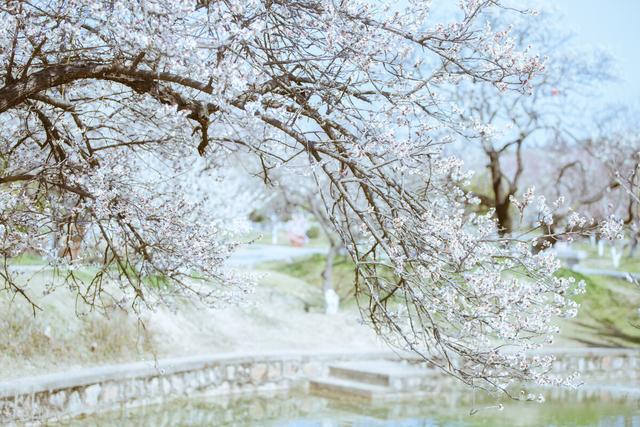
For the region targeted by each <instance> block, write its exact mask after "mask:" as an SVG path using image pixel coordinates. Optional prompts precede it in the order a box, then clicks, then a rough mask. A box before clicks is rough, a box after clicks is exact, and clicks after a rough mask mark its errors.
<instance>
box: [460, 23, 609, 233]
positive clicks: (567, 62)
mask: <svg viewBox="0 0 640 427" xmlns="http://www.w3.org/2000/svg"><path fill="white" fill-rule="evenodd" d="M558 19H559V18H558V16H557V14H554V13H551V12H544V11H543V12H542V13H540V14H538V15H537V16H535V17H533V18H530V17H527V19H523V18H520V19H517V18H516V21H515V22H514V17H513V16H512V15H509V14H504V13H502V14H497V15H495V16H493V17H492V20H491V21H490V22H491V25H493V26H501V25H504V24H506V23H507V22H509V24H511V25H513V28H514V29H513V37H514V40H515V42H516V45H517V46H518V47H519V48H520V49H524V48H526V47H527V46H528V45H534V46H535V47H536V49H538V51H539V52H540V54H541V55H542V56H544V57H545V58H546V60H545V71H544V72H543V73H540V74H539V75H537V76H534V77H533V78H532V80H531V81H530V82H529V84H530V87H531V95H530V96H521V95H519V94H516V93H508V92H504V91H501V90H500V88H496V87H492V86H487V85H477V84H474V83H468V84H460V85H457V86H456V87H455V96H456V99H457V102H458V104H459V105H460V108H461V111H460V119H461V120H463V121H464V122H466V124H467V127H466V129H465V130H463V131H462V138H463V141H461V142H460V143H459V147H460V150H463V155H465V152H466V158H472V157H474V156H476V155H479V156H482V157H481V158H482V159H483V161H484V162H486V174H487V175H488V177H487V179H486V180H487V181H488V185H487V186H486V187H487V188H484V186H480V188H475V189H474V190H476V191H475V194H476V196H477V197H479V199H480V202H481V205H482V206H483V207H485V208H486V209H494V210H495V213H496V218H497V219H498V223H499V226H500V229H501V230H502V232H503V233H510V232H511V231H513V227H514V224H513V215H514V213H515V209H514V208H513V206H512V204H511V202H510V198H511V197H512V196H515V195H517V194H519V192H520V191H522V190H523V184H524V187H526V186H527V185H532V184H531V182H529V183H525V182H523V181H527V178H526V177H524V173H525V171H527V174H526V175H528V176H530V177H534V178H533V181H534V183H535V181H536V178H543V175H542V174H540V173H539V171H538V170H536V169H538V168H539V167H540V166H541V165H542V166H543V167H544V164H545V162H547V161H549V160H552V161H553V159H551V158H550V156H547V155H546V153H545V150H548V149H552V150H553V149H554V147H555V146H557V145H558V144H559V143H561V142H562V141H563V140H565V139H567V138H568V137H569V136H570V135H572V132H575V128H576V127H577V126H579V124H578V123H579V122H578V120H581V119H582V116H581V115H580V114H577V113H576V111H575V110H576V105H579V104H580V103H581V101H582V102H584V101H583V100H582V99H581V98H580V97H581V96H582V95H586V94H587V93H591V92H593V91H594V90H595V86H596V84H597V83H598V82H600V81H603V80H605V79H608V78H610V75H609V73H608V69H609V63H610V61H609V59H608V58H607V57H606V56H604V55H603V54H592V53H586V52H584V51H580V49H577V48H576V46H575V45H574V44H573V43H572V42H571V35H570V34H568V33H567V32H566V31H564V30H563V29H562V28H561V27H560V23H559V22H558ZM468 142H475V145H474V147H469V146H468ZM536 157H537V158H538V161H537V162H536ZM471 162H472V163H476V164H477V163H478V160H476V159H471ZM554 163H555V162H554ZM482 166H485V165H479V164H478V167H482ZM483 175H484V173H483V174H482V175H481V176H480V178H479V181H480V182H482V181H484V176H483ZM523 178H524V179H523ZM529 181H531V180H529Z"/></svg>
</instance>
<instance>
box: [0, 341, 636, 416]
mask: <svg viewBox="0 0 640 427" xmlns="http://www.w3.org/2000/svg"><path fill="white" fill-rule="evenodd" d="M547 354H553V355H554V356H555V357H556V361H555V363H554V366H553V370H554V372H556V373H558V374H560V375H566V374H569V373H572V372H576V371H577V372H580V373H581V375H582V378H583V379H584V382H585V383H586V388H585V390H584V393H586V394H589V395H591V394H593V393H596V392H599V391H598V390H599V389H598V387H599V386H598V384H608V385H611V384H629V383H634V380H635V379H637V378H638V377H639V376H640V351H638V350H628V349H586V348H585V349H579V348H577V349H550V350H548V352H547V353H540V355H541V356H544V355H547ZM399 359H402V360H404V361H408V362H409V363H418V362H419V361H418V360H417V359H416V357H415V356H409V355H402V357H401V356H399V355H397V354H394V353H390V352H366V353H318V352H314V353H310V352H307V353H292V352H282V353H268V354H267V353H265V354H252V355H247V354H225V355H216V356H198V357H187V358H176V359H164V360H160V361H158V362H157V363H146V362H137V363H128V364H121V365H110V366H103V367H98V368H85V369H81V370H77V371H73V372H64V373H57V374H50V375H42V376H37V377H30V378H21V379H16V380H11V381H6V382H0V424H11V423H14V424H15V423H21V422H31V421H38V420H40V421H42V420H60V419H65V418H70V417H73V416H77V415H81V414H90V413H96V412H104V411H109V410H113V409H118V408H120V409H122V408H127V407H135V406H141V405H151V404H156V403H159V402H162V401H166V400H168V399H174V398H179V397H184V396H189V397H198V396H208V395H231V394H237V393H255V392H268V391H280V390H282V391H284V390H291V389H297V388H299V389H307V388H308V386H309V380H310V379H314V378H316V379H317V378H322V377H327V376H328V374H329V370H330V367H331V366H332V365H333V366H334V367H335V365H336V364H340V363H342V364H344V363H346V362H348V363H349V364H350V365H351V366H352V367H353V366H354V364H355V365H356V366H358V364H360V366H366V365H367V363H369V362H372V361H377V363H378V364H377V365H376V366H380V365H379V363H380V362H381V361H397V360H399ZM365 362H367V363H365ZM382 363H383V365H384V362H382ZM423 367H424V366H423ZM360 370H362V369H360ZM334 376H335V375H334ZM432 378H434V377H432ZM433 381H434V382H437V383H438V384H439V383H440V382H441V379H437V378H434V379H433ZM602 387H611V386H602ZM615 387H617V386H615ZM618 388H619V387H618ZM619 389H621V388H619ZM600 391H602V390H600ZM625 393H626V394H627V395H635V396H640V388H635V387H632V388H630V389H629V390H626V391H625Z"/></svg>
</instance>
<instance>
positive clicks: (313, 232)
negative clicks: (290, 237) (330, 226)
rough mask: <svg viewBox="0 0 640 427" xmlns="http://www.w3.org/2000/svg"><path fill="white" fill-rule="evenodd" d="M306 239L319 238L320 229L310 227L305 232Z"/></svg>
mask: <svg viewBox="0 0 640 427" xmlns="http://www.w3.org/2000/svg"><path fill="white" fill-rule="evenodd" d="M307 237H308V238H310V239H317V238H318V237H320V227H318V226H315V225H314V226H313V227H310V228H309V229H308V230H307Z"/></svg>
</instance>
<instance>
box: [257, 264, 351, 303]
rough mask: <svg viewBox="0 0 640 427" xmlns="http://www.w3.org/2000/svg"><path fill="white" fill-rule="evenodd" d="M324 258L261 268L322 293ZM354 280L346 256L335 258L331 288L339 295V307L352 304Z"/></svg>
mask: <svg viewBox="0 0 640 427" xmlns="http://www.w3.org/2000/svg"><path fill="white" fill-rule="evenodd" d="M325 260H326V256H325V255H321V254H316V255H311V256H309V257H305V258H300V259H296V260H294V261H293V262H289V263H285V262H272V263H266V264H264V265H263V266H261V268H262V269H264V270H272V271H277V272H278V273H281V274H285V275H287V276H291V277H294V278H296V279H299V280H302V281H303V282H305V283H307V284H308V285H309V286H311V287H313V288H314V289H317V290H318V291H320V292H321V291H322V272H323V271H324V268H325ZM354 280H355V272H354V264H353V261H351V259H350V258H348V257H347V256H337V257H336V258H335V261H334V264H333V275H332V281H333V288H334V290H335V291H336V292H337V293H338V295H340V301H341V307H342V306H343V305H344V304H347V305H349V304H352V303H354V302H355V301H354V298H353V287H354Z"/></svg>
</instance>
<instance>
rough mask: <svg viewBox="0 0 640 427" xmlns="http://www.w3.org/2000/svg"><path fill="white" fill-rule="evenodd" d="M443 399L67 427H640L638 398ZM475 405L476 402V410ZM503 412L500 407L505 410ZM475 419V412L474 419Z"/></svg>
mask: <svg viewBox="0 0 640 427" xmlns="http://www.w3.org/2000/svg"><path fill="white" fill-rule="evenodd" d="M439 398H440V399H438V401H435V400H433V399H429V400H424V399H416V400H412V401H407V400H404V401H398V402H385V403H380V402H379V403H367V402H358V401H353V400H349V399H336V398H325V397H318V396H312V395H308V394H304V393H279V394H268V395H236V396H215V397H208V398H206V399H200V398H199V399H190V400H178V401H172V402H170V403H167V404H165V405H161V406H147V407H142V408H134V409H122V410H120V411H115V412H111V413H108V414H103V415H99V416H90V417H83V418H80V419H75V420H73V421H71V422H70V423H65V424H66V425H73V426H75V425H99V426H122V425H127V426H237V427H240V426H243V427H248V426H273V427H338V426H339V427H343V426H344V427H347V426H353V427H365V426H373V427H378V426H380V427H391V426H394V427H395V426H398V427H426V426H428V427H435V426H451V427H475V426H487V427H488V426H491V427H500V426H505V427H506V426H509V427H517V426H522V427H525V426H526V427H529V426H536V427H539V426H548V427H551V426H601V427H609V426H611V427H614V426H615V427H618V426H620V427H626V426H633V427H635V426H638V427H640V404H639V403H638V402H639V401H638V399H637V398H635V397H624V396H618V397H615V396H613V395H608V394H603V393H599V394H598V395H597V396H591V397H585V396H584V395H582V396H580V395H579V394H573V395H572V394H568V393H564V395H563V396H561V397H560V396H555V397H554V396H548V397H547V399H548V400H547V401H546V402H544V403H538V402H514V401H509V402H507V401H505V400H504V399H502V403H503V405H500V404H499V402H498V401H496V399H495V398H492V399H490V400H487V399H485V400H484V401H483V402H478V401H477V397H476V396H472V392H464V393H463V394H459V395H449V396H446V397H444V396H439ZM472 400H474V401H475V403H472ZM501 406H502V408H500V407H501ZM471 412H474V414H473V415H472V414H471Z"/></svg>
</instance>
